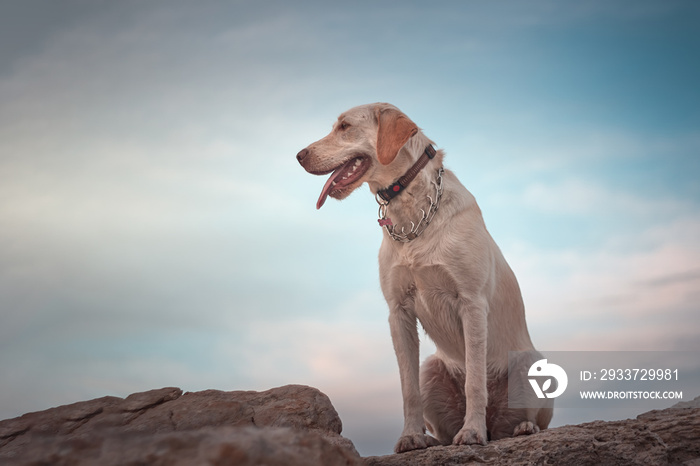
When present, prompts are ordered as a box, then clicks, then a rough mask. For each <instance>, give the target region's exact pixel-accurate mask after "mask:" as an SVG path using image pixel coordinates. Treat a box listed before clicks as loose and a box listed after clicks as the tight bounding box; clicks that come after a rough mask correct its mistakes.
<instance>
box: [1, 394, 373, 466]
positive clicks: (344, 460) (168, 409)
mask: <svg viewBox="0 0 700 466" xmlns="http://www.w3.org/2000/svg"><path fill="white" fill-rule="evenodd" d="M341 430H342V423H341V421H340V418H339V417H338V413H337V412H336V410H335V408H333V405H332V404H331V402H330V400H329V399H328V397H327V396H326V395H324V394H323V393H321V392H320V391H318V390H316V389H314V388H311V387H305V386H299V385H288V386H284V387H280V388H275V389H272V390H268V391H264V392H244V391H239V392H221V391H217V390H207V391H202V392H193V393H185V394H184V395H183V394H182V390H180V389H179V388H163V389H159V390H151V391H148V392H144V393H135V394H133V395H130V396H128V397H127V398H125V399H122V398H116V397H104V398H98V399H95V400H91V401H84V402H80V403H74V404H71V405H66V406H60V407H58V408H53V409H49V410H46V411H41V412H37V413H30V414H25V415H24V416H21V417H18V418H15V419H10V420H7V421H2V422H0V464H3V465H6V464H7V465H33V464H36V465H40V464H41V465H43V464H46V465H49V464H50V465H106V466H111V465H115V466H116V465H120V466H122V465H137V464H139V465H183V466H184V465H188V466H189V465H198V464H212V465H234V464H235V465H254V464H255V465H257V464H269V465H316V464H317V465H356V464H362V460H361V459H360V456H359V454H358V453H357V451H356V450H355V447H354V446H353V444H352V442H351V441H350V440H348V439H345V438H343V437H341V435H340V433H341Z"/></svg>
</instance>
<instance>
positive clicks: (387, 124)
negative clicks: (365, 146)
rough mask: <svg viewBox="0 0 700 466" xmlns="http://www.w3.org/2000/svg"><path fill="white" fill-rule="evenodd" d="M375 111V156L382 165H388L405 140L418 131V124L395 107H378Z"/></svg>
mask: <svg viewBox="0 0 700 466" xmlns="http://www.w3.org/2000/svg"><path fill="white" fill-rule="evenodd" d="M376 112H377V121H378V122H379V129H378V130H377V158H378V159H379V163H381V164H382V165H389V164H390V163H391V162H393V161H394V159H395V158H396V156H397V155H398V153H399V150H401V148H402V147H403V145H404V144H406V141H408V140H409V138H410V137H411V136H413V135H414V134H416V133H417V132H418V126H416V124H415V123H414V122H412V121H411V120H410V119H409V118H408V117H407V116H406V115H404V114H403V113H402V112H400V111H399V110H397V109H395V108H384V109H379V108H378V109H377V110H376Z"/></svg>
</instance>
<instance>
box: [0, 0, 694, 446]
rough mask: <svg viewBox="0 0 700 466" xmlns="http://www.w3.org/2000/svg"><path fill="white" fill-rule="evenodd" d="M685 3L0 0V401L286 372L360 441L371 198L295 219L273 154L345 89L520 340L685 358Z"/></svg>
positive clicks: (264, 379) (383, 344) (373, 371)
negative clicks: (417, 165) (470, 220)
mask: <svg viewBox="0 0 700 466" xmlns="http://www.w3.org/2000/svg"><path fill="white" fill-rule="evenodd" d="M698 20H700V7H699V6H698V5H697V4H696V2H692V1H665V2H655V1H654V2H651V1H634V2H632V1H591V2H557V1H526V2H500V1H497V2H485V1H484V2H477V1H469V2H433V3H432V4H431V5H427V4H425V3H424V2H391V1H382V2H354V3H352V4H347V3H342V4H340V3H338V4H333V3H329V2H295V3H292V2H266V1H261V2H211V1H203V2H184V1H169V2H159V1H154V2H135V1H134V2H132V1H124V2H92V1H61V2H40V1H9V2H3V4H2V6H0V63H2V66H0V322H1V324H0V349H1V351H0V373H2V374H3V377H2V378H1V379H0V418H9V417H13V416H17V415H20V414H22V413H24V412H27V411H31V410H38V409H45V408H48V407H50V406H55V405H57V404H63V403H69V402H74V401H77V400H81V399H87V398H92V397H98V396H103V395H107V394H110V395H118V396H126V395H128V394H129V393H132V392H135V391H140V390H147V389H151V388H156V387H161V386H179V387H182V388H183V389H185V390H201V389H207V388H216V389H220V390H238V389H266V388H270V387H273V386H279V385H284V384H287V383H301V384H307V385H313V386H316V387H318V388H320V389H321V390H323V391H324V392H325V393H327V394H328V395H329V396H330V397H331V399H332V400H333V402H334V404H335V406H336V407H337V409H338V410H339V412H340V414H341V417H342V418H343V422H344V426H345V430H344V432H345V434H346V435H347V436H348V437H350V438H351V439H352V440H353V441H354V442H355V444H356V445H357V447H358V449H359V450H360V451H361V452H362V453H364V454H378V453H388V452H390V450H391V448H392V446H393V443H394V441H395V439H396V438H397V437H398V434H399V433H400V430H401V426H402V419H401V401H400V392H399V382H398V370H397V368H396V363H395V360H394V355H393V350H392V346H391V342H390V339H389V332H388V324H387V310H386V305H385V303H384V301H383V298H382V296H381V292H380V290H379V285H378V276H377V274H378V272H377V259H376V253H377V250H378V248H379V244H380V242H381V232H380V230H379V228H378V227H377V224H376V204H375V202H374V200H373V198H372V196H371V195H370V194H369V191H368V189H367V188H366V187H363V188H362V189H360V190H358V192H357V193H355V194H353V195H352V196H351V197H350V198H349V199H347V200H345V201H343V202H342V203H339V202H335V201H332V202H328V203H326V205H325V206H324V207H323V209H322V210H320V211H316V209H315V207H314V206H315V202H316V199H317V197H318V193H319V192H320V189H321V187H322V186H323V182H324V180H323V179H322V178H320V177H313V176H310V175H308V174H307V173H306V172H304V171H303V170H302V169H301V168H300V167H299V166H298V164H297V162H296V160H295V157H294V156H295V154H296V153H297V152H298V150H300V149H301V148H303V147H305V146H306V145H307V144H309V143H310V142H312V141H314V140H316V139H318V138H320V137H322V136H324V135H325V134H326V133H327V132H328V130H329V129H330V125H331V124H332V122H333V121H334V120H335V118H336V117H337V115H338V114H339V113H341V112H342V111H344V110H346V109H347V108H349V107H352V106H355V105H359V104H364V103H369V102H375V101H386V102H391V103H393V104H395V105H397V106H398V107H399V108H401V109H402V110H403V111H404V112H406V113H407V114H408V115H409V116H410V117H411V118H412V119H413V120H414V121H415V122H416V123H417V124H418V125H419V126H420V127H421V128H423V130H424V131H425V133H426V134H427V135H428V136H429V137H430V138H431V139H433V140H434V141H436V143H437V144H438V146H439V147H441V148H443V149H444V150H445V151H446V153H447V157H446V159H445V164H446V166H447V167H448V168H450V169H452V170H453V171H454V172H456V174H457V175H458V176H459V177H460V179H461V180H462V182H463V183H464V184H465V185H466V186H467V188H468V189H470V190H471V191H472V193H473V194H474V195H475V196H476V198H477V200H478V201H479V203H480V206H481V208H482V211H483V212H484V217H485V220H486V223H487V227H488V228H489V231H490V232H491V234H492V235H493V236H494V237H495V239H496V241H497V242H498V244H499V245H500V247H501V249H502V250H503V252H504V254H505V256H506V258H507V259H508V261H509V262H510V264H511V266H512V268H513V269H514V271H515V272H516V275H517V276H518V278H519V280H520V284H521V288H522V290H523V295H524V298H525V304H526V309H527V316H528V322H529V327H530V332H531V334H532V336H533V340H534V342H535V345H536V346H537V347H538V348H540V349H542V350H552V351H554V350H560V351H564V350H569V351H573V350H593V349H595V350H686V351H688V350H689V351H697V350H700V346H699V344H698V341H700V338H698V336H699V335H698V333H700V331H699V330H698V329H699V327H698V324H700V319H699V317H698V306H697V302H698V300H699V298H700V245H699V244H698V238H700V182H699V181H698V180H699V179H700V86H698V84H697V83H698V82H700V62H698V60H697V55H698V50H700V33H699V32H698V30H697V29H698V28H697V24H698ZM424 347H425V349H424V355H427V354H429V353H430V343H429V342H426V344H425V345H424ZM632 414H634V413H632ZM605 415H607V416H608V417H612V416H614V415H615V414H612V413H607V414H605ZM592 416H596V417H600V416H601V414H600V413H586V412H580V411H576V410H572V411H568V410H567V411H563V410H562V411H561V412H560V413H557V414H556V415H555V418H554V421H553V424H554V425H560V424H563V423H569V422H582V421H586V420H591V419H593V417H592Z"/></svg>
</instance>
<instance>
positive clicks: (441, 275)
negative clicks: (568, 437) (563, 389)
mask: <svg viewBox="0 0 700 466" xmlns="http://www.w3.org/2000/svg"><path fill="white" fill-rule="evenodd" d="M433 146H434V143H433V141H431V140H430V139H428V138H427V137H426V136H425V135H424V134H423V132H422V131H421V130H420V129H419V128H418V127H417V126H416V124H415V123H414V122H413V121H412V120H411V119H410V118H408V117H407V116H406V115H405V114H404V113H403V112H401V111H400V110H399V109H398V108H396V107H395V106H393V105H391V104H387V103H375V104H369V105H362V106H358V107H354V108H352V109H350V110H348V111H346V112H344V113H343V114H341V115H340V116H339V117H338V120H337V121H336V122H335V123H334V125H333V129H332V130H331V132H330V133H329V134H328V135H327V136H325V137H324V138H322V139H320V140H318V141H316V142H314V143H312V144H310V145H309V146H308V147H306V148H305V149H302V150H301V151H300V152H299V153H298V154H297V160H298V161H299V163H300V164H301V166H302V167H303V168H304V169H305V170H306V171H307V172H309V173H311V174H314V175H328V174H330V177H329V178H328V180H327V181H326V183H325V185H324V186H323V189H322V191H321V195H320V196H319V198H318V201H317V203H316V208H317V209H320V208H321V206H323V204H324V203H325V201H326V199H327V198H328V197H329V196H330V197H332V198H335V199H338V200H342V199H344V198H346V197H347V196H349V195H350V193H352V192H353V191H354V190H355V189H357V188H358V187H359V186H360V185H362V184H363V183H367V184H368V185H369V189H370V191H371V192H372V193H373V194H374V195H375V198H376V200H377V202H378V203H379V219H378V221H379V225H380V226H381V227H382V228H383V235H384V236H383V240H382V244H381V247H380V250H379V277H380V284H381V289H382V292H383V294H384V297H385V299H386V301H387V304H388V306H389V324H390V329H391V338H392V342H393V345H394V350H395V352H396V358H397V361H398V365H399V374H400V379H401V393H402V397H403V413H404V428H403V432H402V433H401V436H400V438H399V440H398V442H397V444H396V446H395V448H394V450H395V452H397V453H400V452H404V451H409V450H415V449H420V448H427V447H430V446H433V445H439V444H442V445H449V444H455V445H472V444H481V445H485V444H486V443H487V441H488V440H489V439H491V440H497V439H500V438H504V437H510V436H517V435H525V434H533V433H536V432H538V431H540V430H541V429H546V428H547V426H548V425H549V422H550V420H551V418H552V412H553V402H552V400H551V399H548V400H541V401H539V402H538V403H539V404H536V406H535V407H531V408H509V407H508V390H509V386H508V385H509V379H508V368H509V359H508V352H509V351H522V352H527V353H522V354H526V355H529V356H527V357H526V359H527V360H522V361H516V363H517V364H519V366H517V367H518V368H519V372H518V371H516V372H518V373H519V374H520V377H519V378H518V377H516V378H515V381H514V380H513V379H512V378H511V381H510V384H511V387H510V388H511V389H515V390H519V391H520V392H523V393H524V392H525V391H526V389H527V391H529V390H530V386H528V383H527V381H526V380H525V378H526V375H527V374H526V372H527V367H529V365H530V364H532V363H533V362H534V361H536V360H537V359H538V358H540V357H541V355H540V354H539V353H538V352H537V351H536V350H535V349H534V346H533V344H532V341H531V339H530V335H529V333H528V330H527V325H526V322H525V310H524V306H523V300H522V297H521V293H520V288H519V285H518V282H517V280H516V278H515V275H514V273H513V272H512V270H511V268H510V266H509V265H508V263H507V262H506V260H505V259H504V257H503V255H502V253H501V251H500V249H499V248H498V246H497V245H496V243H495V242H494V240H493V239H492V237H491V236H490V234H489V233H488V232H487V230H486V227H485V225H484V221H483V218H482V215H481V210H480V209H479V207H478V205H477V203H476V201H475V199H474V197H473V196H472V194H471V193H470V192H469V191H467V189H466V188H465V187H464V186H463V185H462V184H461V183H460V182H459V180H458V179H457V177H456V176H455V175H454V173H452V172H451V171H449V170H445V169H444V168H443V167H442V165H443V158H444V152H443V151H442V150H437V151H436V150H435V149H434V148H433ZM418 321H420V323H421V325H422V327H423V328H424V330H425V331H426V333H427V335H428V336H429V337H430V338H431V340H433V341H434V342H435V346H436V349H437V351H436V352H435V354H434V355H432V356H430V357H428V358H427V359H426V360H425V361H424V362H423V364H422V365H420V364H419V336H418V327H417V322H418ZM518 354H520V353H518ZM511 364H512V362H511ZM523 368H524V369H523ZM516 385H517V386H516ZM535 402H536V403H537V400H535ZM426 428H427V430H428V431H429V432H430V433H431V434H432V435H427V434H426Z"/></svg>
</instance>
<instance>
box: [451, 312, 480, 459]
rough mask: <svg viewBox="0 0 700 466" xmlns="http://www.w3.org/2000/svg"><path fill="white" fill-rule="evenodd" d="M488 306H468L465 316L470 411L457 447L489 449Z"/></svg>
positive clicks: (465, 385) (455, 442) (467, 411)
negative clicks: (487, 379) (487, 410)
mask: <svg viewBox="0 0 700 466" xmlns="http://www.w3.org/2000/svg"><path fill="white" fill-rule="evenodd" d="M487 308H488V306H487V305H486V303H483V304H472V305H470V306H467V308H466V312H464V313H463V314H462V329H463V332H464V350H465V351H464V352H465V358H466V361H465V369H466V377H465V382H464V393H465V395H466V399H467V400H466V401H467V409H466V413H465V415H464V426H462V428H461V429H460V431H459V432H457V435H455V438H454V440H453V443H454V444H455V445H474V444H481V445H486V441H487V434H486V405H487V403H488V392H487V389H486V338H487V334H488V333H487V332H488V327H487V316H486V314H487Z"/></svg>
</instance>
